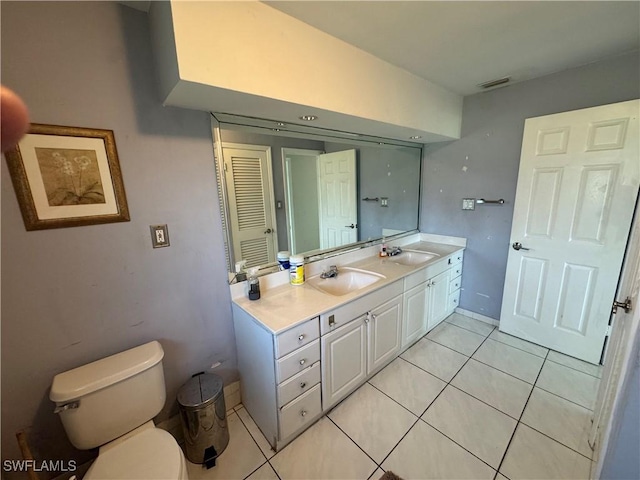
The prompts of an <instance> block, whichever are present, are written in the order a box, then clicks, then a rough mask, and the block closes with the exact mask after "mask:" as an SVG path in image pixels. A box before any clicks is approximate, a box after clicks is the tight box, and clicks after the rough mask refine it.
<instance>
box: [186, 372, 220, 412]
mask: <svg viewBox="0 0 640 480" xmlns="http://www.w3.org/2000/svg"><path fill="white" fill-rule="evenodd" d="M222 387H223V383H222V378H220V377H219V376H218V375H215V374H213V373H201V374H200V375H196V376H194V377H192V378H190V379H189V381H187V383H185V384H184V385H183V386H182V387H180V390H178V403H179V404H180V405H181V406H183V407H187V408H200V407H205V406H207V405H209V404H210V403H211V402H213V401H214V400H216V399H217V398H218V397H219V396H220V395H222Z"/></svg>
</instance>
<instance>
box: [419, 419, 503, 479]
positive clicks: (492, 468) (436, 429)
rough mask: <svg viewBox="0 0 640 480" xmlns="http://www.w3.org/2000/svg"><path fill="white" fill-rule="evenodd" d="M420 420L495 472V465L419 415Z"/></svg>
mask: <svg viewBox="0 0 640 480" xmlns="http://www.w3.org/2000/svg"><path fill="white" fill-rule="evenodd" d="M420 420H422V421H423V422H424V423H426V424H427V425H429V426H430V427H431V428H433V429H434V430H435V431H436V432H438V433H439V434H440V435H442V436H444V437H447V438H448V439H449V440H451V441H452V442H453V443H455V444H456V445H458V446H459V447H460V448H462V449H463V450H465V451H466V452H467V453H469V454H471V455H472V456H474V457H475V458H477V459H478V460H480V461H481V462H482V463H484V464H485V465H486V466H488V467H489V468H490V469H491V470H493V471H495V472H497V470H496V469H495V467H492V466H491V465H489V464H488V463H487V462H486V461H485V460H483V459H482V458H480V457H479V456H478V455H476V454H475V453H473V452H472V451H471V450H469V449H468V448H467V447H464V446H463V445H460V444H459V443H458V442H456V441H455V440H454V439H453V438H451V437H450V436H449V435H447V434H446V433H444V432H441V431H440V430H439V429H438V428H437V427H435V426H433V425H431V424H430V423H429V422H427V421H426V420H425V419H424V418H422V417H420Z"/></svg>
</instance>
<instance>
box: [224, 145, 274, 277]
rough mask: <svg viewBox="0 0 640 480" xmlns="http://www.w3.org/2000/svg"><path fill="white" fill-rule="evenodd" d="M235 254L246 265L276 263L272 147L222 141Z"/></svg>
mask: <svg viewBox="0 0 640 480" xmlns="http://www.w3.org/2000/svg"><path fill="white" fill-rule="evenodd" d="M222 156H223V159H224V170H225V180H226V183H227V190H228V194H229V223H230V225H231V237H232V243H233V251H234V257H235V260H236V261H239V260H241V259H244V260H246V261H247V266H248V267H251V266H257V265H265V264H267V263H271V262H275V260H276V255H275V252H276V250H277V248H278V246H277V244H276V243H277V240H276V235H275V229H274V224H275V221H274V219H275V211H274V200H273V179H272V173H271V147H268V146H261V145H236V144H223V145H222Z"/></svg>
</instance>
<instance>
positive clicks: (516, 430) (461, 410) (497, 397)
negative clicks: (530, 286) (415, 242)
mask: <svg viewBox="0 0 640 480" xmlns="http://www.w3.org/2000/svg"><path fill="white" fill-rule="evenodd" d="M600 375H601V367H597V366H594V365H590V364H587V363H584V362H581V361H579V360H576V359H574V358H571V357H567V356H565V355H562V354H559V353H557V352H553V351H549V350H548V349H546V348H543V347H540V346H538V345H534V344H532V343H529V342H525V341H523V340H520V339H518V338H515V337H511V336H509V335H506V334H504V333H501V332H499V331H498V330H497V329H496V328H495V327H493V326H491V325H488V324H485V323H482V322H479V321H477V320H473V319H471V318H468V317H464V316H462V315H459V314H453V315H451V316H450V317H449V318H447V319H446V320H445V322H443V323H441V324H440V325H439V326H438V327H436V328H435V329H434V330H433V331H431V332H430V333H429V334H428V335H426V336H425V337H424V338H422V339H421V340H420V341H419V342H417V343H416V344H415V345H414V346H412V347H411V348H410V349H409V350H407V351H406V352H404V353H403V354H402V355H401V356H400V357H399V358H397V359H396V360H394V361H393V362H392V363H390V364H389V365H388V366H387V367H386V368H384V369H383V370H382V371H380V372H379V373H378V374H377V375H376V376H375V377H373V378H372V379H371V380H369V381H368V382H367V383H365V384H364V385H362V386H361V387H360V388H359V389H358V390H356V391H355V392H353V393H352V394H351V395H350V396H349V397H347V398H346V399H345V400H343V401H342V402H341V403H340V404H339V405H338V406H337V407H335V408H334V409H333V410H332V411H330V412H329V414H328V415H326V416H325V417H323V418H322V419H320V420H319V421H318V422H317V423H316V424H315V425H313V426H312V427H311V428H309V429H308V430H306V431H305V432H304V433H303V434H302V435H301V436H299V437H298V438H297V439H295V440H294V441H293V442H292V443H290V444H289V445H287V446H286V447H285V448H284V449H282V450H281V451H280V452H278V453H277V454H276V453H274V452H273V451H271V449H270V447H269V445H268V443H267V441H266V440H265V438H264V437H263V436H262V434H261V433H260V431H259V430H258V428H257V427H256V425H255V423H254V422H253V420H252V419H251V417H250V416H249V414H248V412H247V411H246V409H245V408H244V407H242V406H241V405H240V406H238V407H236V408H234V409H233V410H231V411H229V413H228V421H229V429H230V435H231V440H230V443H229V446H228V447H227V449H226V450H225V452H224V453H223V454H222V455H221V456H220V458H219V459H218V466H216V467H215V468H213V469H211V470H204V469H203V468H202V467H201V466H200V465H194V464H189V465H188V468H189V477H190V478H191V479H192V480H197V479H212V480H213V479H225V480H230V479H249V480H259V479H274V480H277V479H280V480H293V479H296V480H300V479H323V480H324V479H363V480H366V479H369V478H371V479H378V478H380V476H382V475H383V473H384V471H386V470H392V471H393V472H394V473H396V474H397V475H400V476H401V477H402V478H404V479H406V480H409V479H427V478H433V479H467V478H468V479H498V480H504V479H505V478H508V479H510V480H517V479H547V478H558V479H587V478H589V471H590V468H591V454H592V452H591V449H590V448H589V445H588V443H587V436H588V433H589V427H590V425H591V421H590V419H591V415H592V411H591V409H592V408H593V402H594V400H595V396H596V390H597V387H598V382H599V377H600Z"/></svg>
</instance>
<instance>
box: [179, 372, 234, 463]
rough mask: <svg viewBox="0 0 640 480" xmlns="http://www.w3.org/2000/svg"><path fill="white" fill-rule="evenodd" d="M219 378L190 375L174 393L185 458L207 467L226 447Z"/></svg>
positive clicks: (224, 415)
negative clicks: (177, 406)
mask: <svg viewBox="0 0 640 480" xmlns="http://www.w3.org/2000/svg"><path fill="white" fill-rule="evenodd" d="M222 387H223V384H222V378H220V377H219V376H218V375H214V374H213V373H200V374H197V375H194V376H193V377H192V378H191V379H190V380H189V381H188V382H187V383H185V384H184V385H183V386H182V387H180V390H179V391H178V405H179V407H180V420H181V421H182V431H183V432H184V442H185V447H186V448H185V449H186V454H187V458H188V459H189V461H190V462H192V463H202V464H204V465H205V466H206V467H207V468H211V467H213V466H215V464H216V458H218V456H219V455H220V454H221V453H222V452H224V449H225V448H227V445H228V444H229V427H228V425H227V410H226V408H225V405H224V393H223V390H222Z"/></svg>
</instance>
